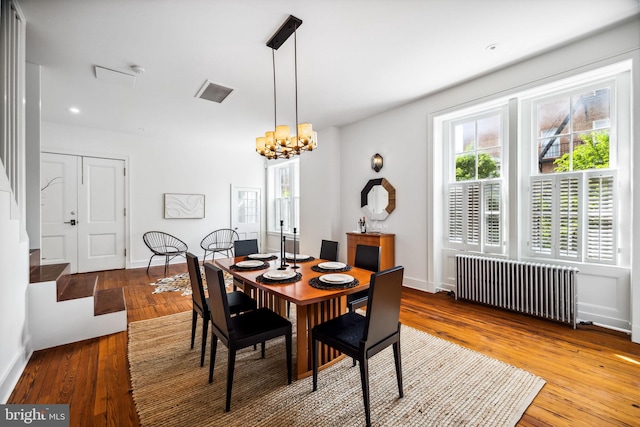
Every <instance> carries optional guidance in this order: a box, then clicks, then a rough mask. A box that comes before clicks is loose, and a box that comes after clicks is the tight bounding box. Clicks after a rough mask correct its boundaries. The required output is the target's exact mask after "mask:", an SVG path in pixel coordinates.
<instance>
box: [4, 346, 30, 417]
mask: <svg viewBox="0 0 640 427" xmlns="http://www.w3.org/2000/svg"><path fill="white" fill-rule="evenodd" d="M30 347H31V346H30V345H29V343H28V342H27V343H26V344H25V345H24V346H22V349H21V351H20V352H18V353H17V354H16V356H15V357H14V358H13V360H12V361H11V365H10V367H9V369H8V371H7V374H6V375H5V376H4V378H2V379H1V380H0V403H2V404H4V403H7V400H9V396H11V392H13V388H14V387H15V386H16V384H17V383H18V380H19V379H20V376H21V375H22V373H23V372H24V369H25V368H26V367H27V363H28V362H29V359H30V358H31V355H32V354H33V351H31V350H29V348H30Z"/></svg>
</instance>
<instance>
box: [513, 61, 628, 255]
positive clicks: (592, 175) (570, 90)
mask: <svg viewBox="0 0 640 427" xmlns="http://www.w3.org/2000/svg"><path fill="white" fill-rule="evenodd" d="M621 74H623V73H621ZM619 76H620V75H618V76H616V77H614V78H611V77H607V78H599V79H593V80H592V81H590V82H587V83H586V84H585V83H584V82H582V84H573V85H571V84H566V85H563V86H559V85H555V87H554V89H553V91H552V92H551V91H547V92H546V93H544V94H541V95H540V96H537V97H531V98H528V99H524V100H523V103H525V104H527V105H526V108H525V109H524V111H525V113H524V114H523V117H522V120H523V122H528V123H530V129H528V132H527V131H526V130H525V131H523V141H524V144H525V145H526V144H528V145H529V149H528V150H524V154H525V156H526V157H525V164H527V165H528V167H527V168H524V169H525V170H523V171H522V174H521V179H528V193H527V197H526V198H524V199H523V209H524V211H525V212H528V213H529V221H527V222H526V227H524V229H525V230H526V234H525V236H523V237H524V239H525V241H526V244H525V255H526V256H528V257H531V258H537V259H548V260H550V261H551V260H554V259H560V260H563V261H569V262H576V263H588V264H608V265H619V264H620V260H619V259H618V246H617V245H618V241H619V239H618V233H619V232H620V231H619V229H620V227H619V224H620V221H621V216H620V215H619V212H620V211H621V210H622V209H621V208H620V206H619V197H618V193H619V191H618V190H619V185H618V183H619V180H618V175H619V167H623V168H624V167H625V165H619V154H620V153H619V146H620V143H622V144H625V143H627V144H628V142H625V141H622V142H621V141H619V140H618V135H619V132H618V129H617V128H618V126H619V123H618V117H617V113H618V111H619V109H620V103H619V100H618V97H617V92H618V91H619V90H620V80H621V79H620V77H619ZM622 80H624V79H622ZM623 84H624V83H623ZM605 87H608V88H609V89H610V92H609V93H610V100H609V101H610V106H611V111H610V130H609V141H610V144H609V168H607V169H590V170H583V171H572V172H552V173H540V172H539V170H538V144H537V138H536V137H537V135H536V133H537V121H538V118H537V110H538V108H537V106H538V105H539V104H541V103H545V102H549V101H552V100H554V99H559V98H563V97H567V96H571V95H574V94H577V93H582V92H585V91H590V90H597V89H602V88H605ZM622 108H624V107H622ZM527 112H528V114H529V117H527V116H526V114H527ZM595 130H597V129H594V131H595ZM527 158H528V159H527ZM627 173H628V172H627ZM527 176H528V178H527ZM598 177H608V178H609V179H611V182H612V184H611V185H612V188H613V191H612V194H610V195H609V196H607V197H610V199H608V202H609V204H610V211H608V212H607V213H606V215H607V217H609V216H611V217H612V218H613V219H612V225H611V227H612V228H611V229H610V230H604V232H600V230H596V231H594V232H598V233H599V234H598V235H599V236H601V235H603V234H604V235H606V237H603V238H604V239H605V245H604V247H603V248H594V247H593V246H592V242H593V240H592V239H590V237H589V236H590V235H591V234H593V232H592V233H591V234H590V232H589V228H588V227H589V208H588V206H589V182H590V180H591V179H597V178H598ZM570 178H576V182H577V184H576V185H577V186H576V188H575V191H576V193H577V197H578V207H577V209H578V212H577V223H578V225H579V231H578V233H577V239H576V240H575V241H574V245H576V250H575V252H574V253H570V252H568V251H566V250H564V249H566V248H565V247H564V246H563V244H562V243H563V242H562V241H561V240H562V237H563V236H564V235H561V230H562V225H561V223H562V220H563V218H562V215H561V210H560V209H561V196H562V194H563V191H562V188H563V186H562V184H563V183H564V182H566V181H567V180H568V179H570ZM541 182H547V183H551V184H550V185H551V186H552V190H549V189H548V187H547V190H546V191H547V192H548V191H551V193H549V194H547V195H546V197H547V198H548V199H547V202H548V203H549V202H550V203H551V206H550V207H549V209H550V214H551V215H550V216H549V218H550V220H551V223H552V225H551V230H552V231H551V235H550V239H551V241H550V242H548V243H547V245H550V247H548V248H547V250H541V248H540V247H539V245H538V243H539V242H538V241H537V238H536V237H539V236H540V234H541V231H540V230H539V229H536V224H538V223H537V222H536V218H535V215H536V213H538V212H536V206H535V204H534V201H533V196H534V194H535V193H536V190H537V189H538V188H540V187H539V186H538V185H539V183H541ZM595 254H597V256H593V255H595Z"/></svg>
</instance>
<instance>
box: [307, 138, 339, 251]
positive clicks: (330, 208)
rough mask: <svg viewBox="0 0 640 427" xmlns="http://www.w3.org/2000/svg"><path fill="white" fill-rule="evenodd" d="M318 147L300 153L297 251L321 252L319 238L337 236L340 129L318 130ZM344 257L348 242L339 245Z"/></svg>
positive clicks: (337, 237) (327, 238)
mask: <svg viewBox="0 0 640 427" xmlns="http://www.w3.org/2000/svg"><path fill="white" fill-rule="evenodd" d="M318 147H319V148H318V149H317V150H314V151H313V152H310V153H304V154H303V155H302V156H300V230H301V233H302V234H301V236H300V253H302V254H308V255H311V256H314V257H317V256H318V255H320V244H321V242H322V239H326V240H338V241H339V240H340V237H341V233H340V231H341V228H340V209H341V203H340V188H341V183H342V180H341V176H340V164H341V161H340V151H339V150H340V131H339V130H338V129H337V128H330V129H325V130H324V131H322V132H319V133H318ZM339 250H340V253H339V255H340V257H341V259H343V260H346V259H347V246H346V244H345V245H340V248H339Z"/></svg>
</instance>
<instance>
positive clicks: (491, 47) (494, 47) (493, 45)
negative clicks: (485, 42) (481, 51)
mask: <svg viewBox="0 0 640 427" xmlns="http://www.w3.org/2000/svg"><path fill="white" fill-rule="evenodd" d="M497 48H498V44H497V43H493V44H490V45H489V46H487V47H486V48H485V49H486V50H488V51H489V52H493V51H494V50H496V49H497Z"/></svg>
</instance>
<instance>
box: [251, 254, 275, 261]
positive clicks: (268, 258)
mask: <svg viewBox="0 0 640 427" xmlns="http://www.w3.org/2000/svg"><path fill="white" fill-rule="evenodd" d="M246 259H247V260H252V259H256V260H262V261H273V260H274V259H278V256H277V255H275V254H249V255H247V257H246Z"/></svg>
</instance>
